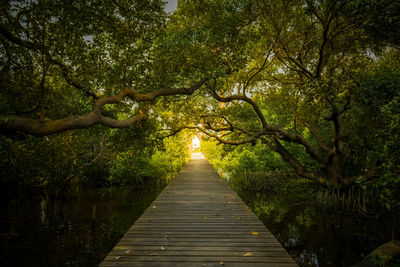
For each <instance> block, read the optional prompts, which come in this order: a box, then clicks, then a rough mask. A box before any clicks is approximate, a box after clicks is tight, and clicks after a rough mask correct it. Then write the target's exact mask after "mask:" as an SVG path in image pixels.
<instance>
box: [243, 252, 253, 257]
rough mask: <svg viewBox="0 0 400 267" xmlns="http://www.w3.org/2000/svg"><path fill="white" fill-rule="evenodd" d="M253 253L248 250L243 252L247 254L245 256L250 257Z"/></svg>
mask: <svg viewBox="0 0 400 267" xmlns="http://www.w3.org/2000/svg"><path fill="white" fill-rule="evenodd" d="M253 255H254V253H253V252H246V253H244V254H243V256H245V257H250V256H253Z"/></svg>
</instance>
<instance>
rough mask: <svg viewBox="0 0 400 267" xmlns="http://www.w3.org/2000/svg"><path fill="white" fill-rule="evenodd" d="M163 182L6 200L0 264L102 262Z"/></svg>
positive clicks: (0, 215)
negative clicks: (137, 188)
mask: <svg viewBox="0 0 400 267" xmlns="http://www.w3.org/2000/svg"><path fill="white" fill-rule="evenodd" d="M161 189H162V188H161V187H159V188H153V189H151V190H147V191H135V190H133V188H130V187H123V188H116V189H112V190H110V189H108V190H104V189H103V190H99V189H97V190H89V189H85V190H79V191H76V192H72V193H69V194H68V196H66V197H65V198H63V199H57V200H46V198H45V197H36V198H33V199H28V198H20V199H18V200H12V201H2V203H1V204H0V205H1V210H0V266H97V264H98V263H99V262H100V261H102V259H103V258H104V257H105V256H106V254H107V253H108V252H109V251H110V250H111V248H112V247H113V246H114V245H115V243H116V242H117V241H118V240H119V239H120V238H121V236H122V235H123V234H124V233H125V232H126V230H127V229H128V228H129V227H130V226H131V225H132V224H133V222H134V221H135V220H136V219H137V218H138V217H139V216H140V215H141V214H142V213H143V211H144V210H145V209H146V208H147V207H148V206H149V205H150V203H151V202H152V201H153V200H154V199H155V198H156V196H157V195H158V194H159V193H160V192H161Z"/></svg>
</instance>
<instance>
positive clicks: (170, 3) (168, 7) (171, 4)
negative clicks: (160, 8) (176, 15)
mask: <svg viewBox="0 0 400 267" xmlns="http://www.w3.org/2000/svg"><path fill="white" fill-rule="evenodd" d="M164 2H165V3H166V4H165V8H164V9H165V11H167V12H172V11H174V10H175V9H176V6H177V5H178V0H164Z"/></svg>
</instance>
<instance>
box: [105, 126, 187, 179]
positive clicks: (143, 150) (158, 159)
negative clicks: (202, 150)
mask: <svg viewBox="0 0 400 267" xmlns="http://www.w3.org/2000/svg"><path fill="white" fill-rule="evenodd" d="M184 136H185V133H183V134H180V135H177V136H174V137H170V138H168V139H164V140H163V142H162V145H161V147H160V150H158V149H155V148H154V147H152V146H148V147H145V146H143V145H140V146H136V147H133V146H132V147H130V148H129V149H128V150H126V151H124V152H121V153H119V154H118V155H117V156H116V158H115V159H114V160H113V161H112V162H111V164H110V165H111V167H110V177H109V179H108V181H109V182H110V183H111V184H112V185H123V184H136V185H140V184H144V183H146V181H148V180H151V181H157V180H159V181H167V182H168V180H169V179H171V178H173V177H174V176H175V175H176V174H177V173H178V172H179V170H180V169H181V168H182V167H183V166H184V164H185V163H186V162H187V161H188V159H189V149H188V141H189V140H188V139H187V138H184Z"/></svg>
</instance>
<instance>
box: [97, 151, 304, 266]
mask: <svg viewBox="0 0 400 267" xmlns="http://www.w3.org/2000/svg"><path fill="white" fill-rule="evenodd" d="M194 156H195V157H193V158H192V159H191V160H190V161H189V162H188V164H187V165H186V166H185V167H184V168H183V170H182V171H181V172H180V173H179V174H178V175H177V176H176V178H175V179H174V180H173V181H172V182H171V183H170V184H169V185H168V186H167V187H166V188H165V189H164V191H163V192H161V194H160V195H159V196H158V198H157V199H156V200H155V201H154V202H153V203H152V204H151V205H150V206H149V208H148V209H147V210H146V211H145V212H144V213H143V215H142V216H141V217H140V218H139V219H138V220H137V222H136V223H135V224H134V225H132V227H131V228H130V229H129V230H128V231H127V233H126V234H125V235H124V237H123V238H122V239H121V240H120V241H119V242H118V244H117V245H116V246H115V247H114V249H113V250H112V251H111V252H110V253H109V254H108V256H107V257H106V258H105V259H104V261H103V262H102V263H101V264H100V266H165V267H169V266H174V267H176V266H177V267H179V266H188V267H196V266H201V267H213V266H231V267H235V266H237V267H243V266H255V267H257V266H270V267H274V266H275V267H293V266H297V265H296V264H295V262H294V261H293V259H292V258H291V257H290V256H289V254H288V253H287V252H286V251H285V249H284V248H283V247H282V246H281V244H279V242H278V241H277V240H276V238H275V237H274V236H273V235H272V234H271V233H270V232H269V230H268V229H267V228H266V227H265V226H264V225H263V223H262V222H261V221H260V220H259V219H258V218H257V217H256V216H255V215H254V214H253V213H252V212H251V211H250V209H249V208H248V207H247V206H246V205H245V204H244V202H243V201H242V200H241V199H240V198H239V197H238V196H237V195H236V193H235V192H234V191H233V190H232V189H230V187H229V186H228V185H227V184H226V182H225V181H224V180H223V179H221V178H220V177H219V175H218V174H217V172H216V171H215V170H214V169H213V168H212V166H211V165H210V164H209V163H208V162H207V160H206V159H204V158H202V157H201V156H200V155H198V154H195V155H194Z"/></svg>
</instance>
